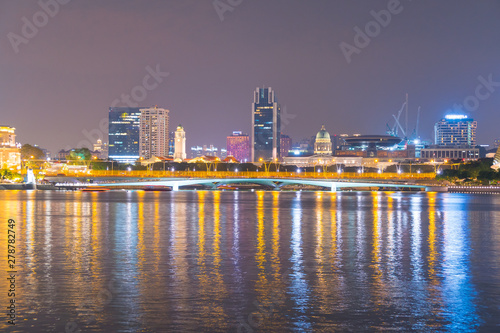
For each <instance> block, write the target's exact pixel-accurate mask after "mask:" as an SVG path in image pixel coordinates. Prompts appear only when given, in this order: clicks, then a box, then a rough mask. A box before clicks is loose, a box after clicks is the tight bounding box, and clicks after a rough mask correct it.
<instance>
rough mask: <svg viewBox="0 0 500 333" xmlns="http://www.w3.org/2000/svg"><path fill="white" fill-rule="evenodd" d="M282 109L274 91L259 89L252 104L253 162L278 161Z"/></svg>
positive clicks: (251, 150) (251, 146) (251, 154)
mask: <svg viewBox="0 0 500 333" xmlns="http://www.w3.org/2000/svg"><path fill="white" fill-rule="evenodd" d="M280 113H281V109H280V105H279V104H278V102H277V100H276V96H275V95H274V91H273V89H272V88H271V87H269V88H257V89H256V90H255V92H254V97H253V103H252V132H251V133H252V134H251V145H250V158H251V160H252V161H253V162H259V161H271V160H272V161H276V160H277V159H278V157H279V153H280V133H281V115H280Z"/></svg>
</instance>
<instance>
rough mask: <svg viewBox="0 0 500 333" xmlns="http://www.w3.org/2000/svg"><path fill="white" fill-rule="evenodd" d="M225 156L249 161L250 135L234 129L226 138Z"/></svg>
mask: <svg viewBox="0 0 500 333" xmlns="http://www.w3.org/2000/svg"><path fill="white" fill-rule="evenodd" d="M226 149H227V156H233V157H234V158H235V159H237V160H238V161H240V162H250V137H249V136H248V135H247V134H243V133H242V132H241V131H234V132H233V135H231V136H228V137H227V139H226Z"/></svg>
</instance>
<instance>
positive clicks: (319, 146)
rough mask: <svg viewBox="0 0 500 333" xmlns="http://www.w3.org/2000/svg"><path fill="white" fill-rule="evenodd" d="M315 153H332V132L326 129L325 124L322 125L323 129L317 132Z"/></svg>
mask: <svg viewBox="0 0 500 333" xmlns="http://www.w3.org/2000/svg"><path fill="white" fill-rule="evenodd" d="M314 154H316V155H332V140H331V139H330V133H328V132H327V131H326V129H325V125H323V126H321V130H320V131H319V132H318V134H316V141H315V142H314Z"/></svg>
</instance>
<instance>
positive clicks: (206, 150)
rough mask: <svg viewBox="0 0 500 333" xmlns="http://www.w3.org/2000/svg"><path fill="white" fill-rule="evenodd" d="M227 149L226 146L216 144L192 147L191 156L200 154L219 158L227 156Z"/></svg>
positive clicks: (194, 156)
mask: <svg viewBox="0 0 500 333" xmlns="http://www.w3.org/2000/svg"><path fill="white" fill-rule="evenodd" d="M226 154H227V151H226V149H225V148H221V149H220V150H219V148H217V147H215V146H214V145H203V146H194V147H191V158H196V157H200V156H217V157H219V158H226Z"/></svg>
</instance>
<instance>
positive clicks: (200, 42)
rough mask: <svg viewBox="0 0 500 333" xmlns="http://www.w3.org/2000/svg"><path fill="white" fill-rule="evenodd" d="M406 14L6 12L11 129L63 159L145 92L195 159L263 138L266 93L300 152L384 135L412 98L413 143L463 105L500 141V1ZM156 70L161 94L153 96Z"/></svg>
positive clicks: (18, 4)
mask: <svg viewBox="0 0 500 333" xmlns="http://www.w3.org/2000/svg"><path fill="white" fill-rule="evenodd" d="M53 1H55V0H52V1H49V0H42V2H47V3H50V2H53ZM59 1H60V2H61V3H64V2H68V0H64V1H63V0H59ZM394 1H395V0H380V1H379V0H376V1H374V0H364V1H361V0H357V1H347V0H345V1H340V0H339V1H332V0H325V1H297V0H296V1H291V0H265V1H264V0H220V1H219V2H218V3H216V4H218V6H219V7H218V8H219V12H218V11H217V10H216V8H215V7H214V4H213V2H212V1H211V0H210V1H208V0H207V1H199V0H193V1H188V0H183V1H166V0H162V1H124V0H119V1H118V0H107V1H97V0H72V1H69V3H67V4H63V5H59V8H58V12H57V13H55V14H51V15H46V14H43V13H40V11H41V10H42V9H41V7H40V5H39V4H38V2H37V1H8V0H0V36H1V39H0V40H1V42H0V69H1V76H0V110H1V111H0V124H2V125H10V126H13V127H16V128H17V135H18V137H17V138H18V141H19V142H21V143H23V144H24V143H30V144H38V145H40V146H41V147H44V148H48V149H50V150H51V151H52V153H53V155H54V154H55V153H56V152H57V151H58V150H59V149H61V148H68V147H74V146H77V145H78V144H82V143H85V142H86V141H88V140H87V138H86V136H85V131H88V132H90V135H92V136H94V137H95V135H97V134H99V133H100V132H101V130H100V125H99V123H100V122H101V121H102V120H103V119H107V116H108V108H109V106H110V105H111V104H112V103H113V102H114V101H115V100H116V99H120V97H121V95H122V94H130V93H131V92H132V91H134V92H135V93H136V94H135V96H137V97H138V98H144V100H143V101H139V102H138V104H139V105H140V106H152V105H158V106H159V107H164V108H167V109H169V110H170V120H171V123H170V124H171V125H170V128H171V129H173V128H174V126H175V125H177V124H182V125H183V126H184V128H185V130H186V135H187V145H188V149H189V147H191V146H193V145H203V144H214V145H216V146H218V147H225V142H226V141H225V140H226V136H227V135H229V134H231V132H232V131H233V130H242V131H244V132H247V133H249V132H250V121H251V103H252V97H253V91H254V90H255V88H256V87H257V86H259V87H262V86H263V85H265V86H271V87H272V88H273V89H274V90H275V92H276V96H277V99H278V101H279V102H280V104H281V106H282V109H286V111H284V115H283V126H282V129H283V132H284V134H288V135H290V136H291V137H292V138H293V140H294V141H297V140H299V139H301V138H305V137H310V136H311V135H315V134H316V132H317V131H318V130H319V129H320V128H321V125H322V124H324V125H325V126H326V129H327V130H328V131H329V132H330V133H331V134H334V133H348V134H353V133H362V134H385V130H386V123H387V122H390V123H391V124H392V123H393V121H392V114H394V113H397V111H398V110H399V108H400V107H401V105H402V103H403V102H404V99H405V93H408V94H409V102H410V103H409V111H410V124H409V127H410V130H413V128H414V126H415V120H416V113H417V108H418V107H419V106H421V110H422V115H421V121H420V124H421V126H420V133H421V136H422V138H423V139H429V140H431V139H432V138H433V125H434V123H435V122H436V121H438V120H439V119H440V118H442V117H443V116H444V115H445V114H446V113H447V112H451V111H453V109H454V108H455V109H457V108H460V105H463V104H464V102H467V103H469V104H467V106H463V107H462V108H463V110H464V111H465V112H466V113H467V114H469V115H471V116H472V117H473V118H474V119H476V120H477V121H478V143H479V144H491V143H492V142H493V140H494V139H497V138H500V130H499V127H500V122H499V120H500V116H499V111H500V65H499V64H500V1H498V0H483V1H470V0H446V1H435V0H418V1H409V0H402V1H401V3H400V4H399V5H398V6H396V5H397V1H396V2H394ZM231 4H232V5H231ZM224 6H226V7H224ZM388 8H389V9H391V10H392V11H393V13H391V12H390V11H388V12H389V13H390V15H391V16H390V22H388V18H387V16H383V15H382V16H380V17H379V20H383V19H385V20H386V21H385V22H383V25H385V27H384V26H382V25H381V24H380V23H376V24H374V23H373V22H375V18H374V15H373V13H371V12H372V11H374V12H380V11H382V10H384V12H383V13H387V10H388ZM55 9H57V8H55V7H54V6H53V5H52V6H49V10H53V11H56V10H55ZM224 10H226V11H224ZM23 18H24V19H23ZM221 18H222V20H221ZM34 21H35V23H37V24H38V25H39V28H37V30H38V31H35V32H33V30H30V29H29V28H28V27H27V26H28V25H31V24H33V22H34ZM372 21H373V22H372ZM26 22H28V23H26ZM370 22H372V23H370ZM367 24H368V25H367ZM23 26H24V28H23ZM35 27H36V26H35ZM355 27H359V29H361V30H362V31H365V28H366V27H368V28H369V29H372V30H369V34H370V35H372V37H370V36H367V38H369V41H368V42H367V40H366V38H365V39H363V38H358V39H357V44H356V42H355V35H356V32H355V30H354V28H355ZM23 33H24V34H23ZM365 33H366V32H365ZM26 37H28V38H26ZM341 43H344V44H342V45H344V46H345V45H347V44H349V50H351V54H350V56H349V57H347V58H349V60H350V62H348V61H347V58H346V56H345V54H344V53H343V51H342V49H341V47H340V45H341ZM356 45H357V46H358V47H357V46H356ZM16 51H17V52H16ZM147 68H149V69H147ZM157 68H158V70H159V72H160V75H157V77H158V81H161V82H159V83H158V82H157V81H154V79H151V80H148V81H147V82H146V85H147V87H148V89H149V90H146V89H144V87H145V86H146V85H144V83H143V79H144V77H145V76H146V75H147V74H148V71H156V70H157ZM167 72H168V73H169V74H168V76H167V75H166V74H165V73H167ZM481 78H482V79H481ZM488 81H490V83H489V84H488ZM491 81H492V82H491ZM484 82H486V85H487V87H486V86H485V84H484ZM497 82H498V83H497ZM479 85H481V86H480V87H479V88H478V86H479ZM143 92H146V94H147V96H144V95H143V94H142V93H143ZM131 102H132V103H133V102H134V100H133V99H132V100H131ZM476 102H479V103H476ZM115 103H116V101H115ZM116 105H117V106H126V104H124V103H123V102H121V101H119V102H118V104H116ZM101 126H102V123H101ZM102 134H104V135H105V138H106V140H107V133H102Z"/></svg>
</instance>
